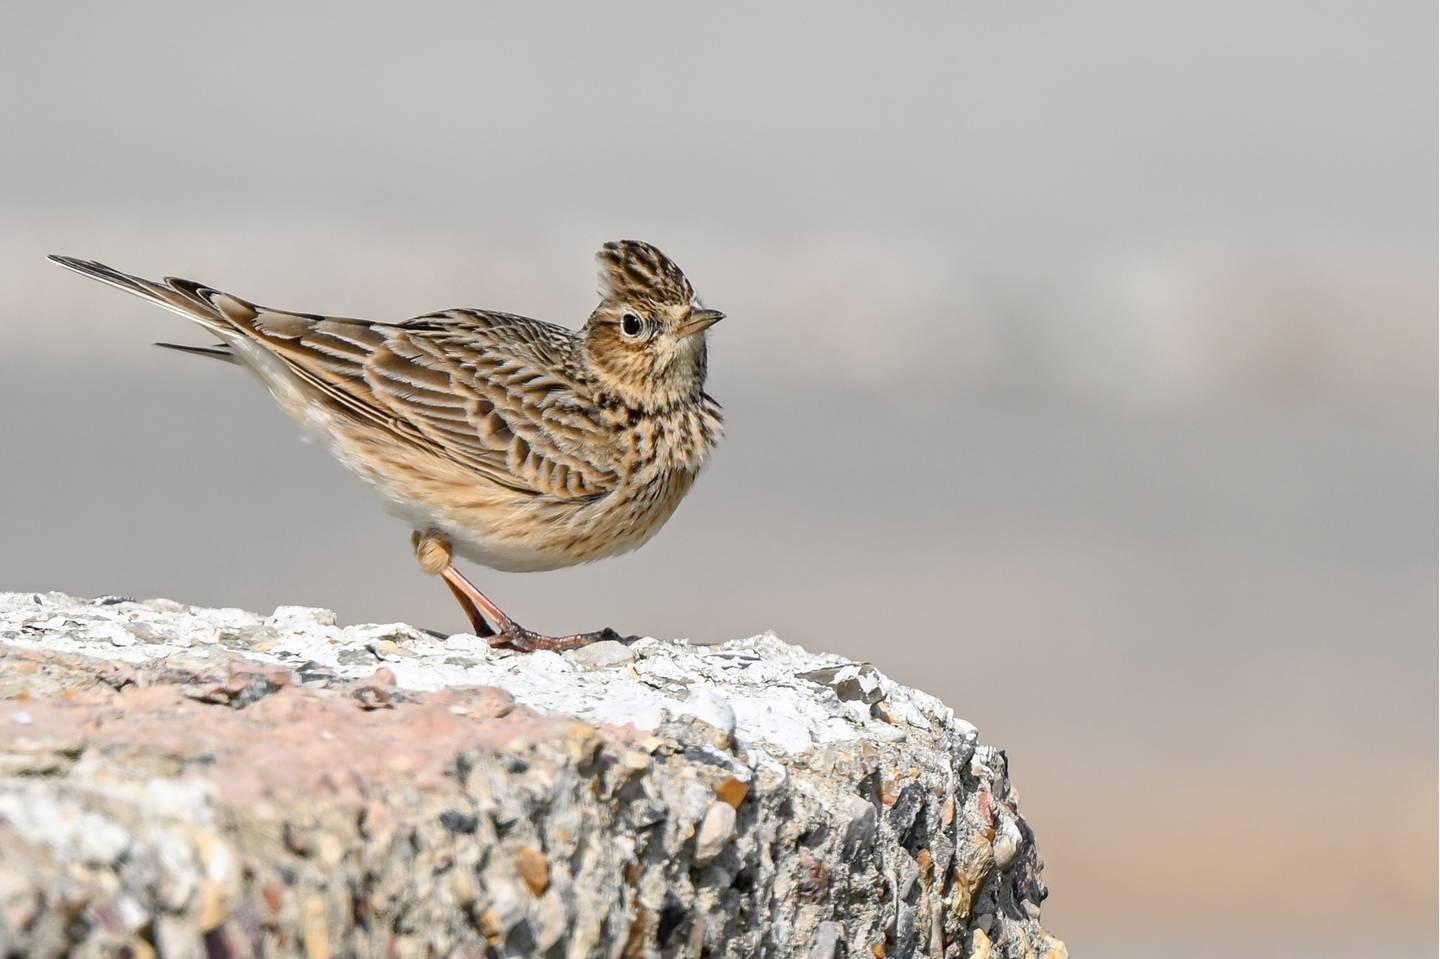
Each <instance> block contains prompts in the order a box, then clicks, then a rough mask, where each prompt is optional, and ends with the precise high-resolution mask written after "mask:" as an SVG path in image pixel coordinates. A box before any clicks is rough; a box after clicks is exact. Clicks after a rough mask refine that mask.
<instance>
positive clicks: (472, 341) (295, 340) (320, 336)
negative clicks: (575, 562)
mask: <svg viewBox="0 0 1440 959" xmlns="http://www.w3.org/2000/svg"><path fill="white" fill-rule="evenodd" d="M232 299H233V298H232ZM221 310H222V312H225V313H227V319H230V320H231V322H232V323H233V324H234V325H235V326H236V327H237V328H238V329H240V330H241V331H242V332H244V333H245V334H246V335H247V336H250V337H252V338H254V339H255V340H256V341H258V342H259V343H260V344H261V345H263V346H264V347H266V348H267V349H268V350H270V351H271V352H272V353H273V354H274V355H275V356H277V357H279V358H280V359H281V360H283V361H284V362H285V364H286V366H287V367H289V368H290V369H291V370H292V371H293V372H294V373H295V374H296V376H297V377H299V378H300V379H301V380H303V381H304V382H306V383H307V384H309V385H311V386H313V387H314V388H315V389H316V390H318V392H319V393H320V395H322V396H323V397H325V398H326V399H327V400H329V401H331V402H332V403H334V404H336V405H337V406H338V407H339V408H340V409H341V410H343V411H344V412H345V413H347V414H350V415H355V416H359V417H362V418H364V419H366V420H369V421H371V422H373V423H377V424H379V425H381V426H383V427H384V428H386V429H387V430H389V431H390V432H391V433H393V434H394V436H395V437H396V439H397V440H399V441H401V442H405V443H411V444H414V445H416V446H419V447H422V448H424V449H426V450H428V451H430V452H432V453H435V454H437V455H440V456H444V457H446V458H448V459H451V460H454V461H456V462H458V463H460V464H462V465H464V466H467V467H469V468H471V469H473V470H475V471H476V472H478V473H480V474H482V475H484V476H486V477H488V478H489V479H491V480H492V481H494V482H496V483H499V484H501V485H503V486H507V487H509V488H511V489H514V490H517V491H519V492H524V493H531V494H534V495H540V496H552V497H559V498H575V497H589V496H596V495H600V494H603V493H606V492H608V491H609V490H611V489H612V488H613V487H614V486H615V484H616V482H617V481H618V476H617V474H616V472H615V470H614V463H613V460H612V458H611V457H610V456H609V455H608V454H607V452H606V451H607V450H608V445H607V444H606V443H605V442H604V436H603V427H602V426H601V424H600V423H598V422H597V421H596V420H595V419H594V417H593V416H592V415H589V414H590V411H589V409H588V404H587V402H586V397H584V396H582V395H581V393H580V391H579V390H578V387H577V383H576V381H575V380H574V378H573V377H572V376H571V375H570V373H569V372H568V371H569V369H570V368H571V366H570V364H571V362H572V360H571V349H572V347H571V342H570V338H571V336H573V334H571V333H570V332H569V331H568V330H565V329H563V328H561V327H558V326H553V325H551V324H548V323H542V322H540V321H538V320H531V319H527V318H525V317H519V316H511V315H509V314H504V313H490V312H482V311H475V310H449V311H446V312H444V313H437V314H431V315H428V316H423V317H417V318H416V319H414V320H410V321H408V322H405V323H400V324H384V323H369V322H365V321H363V320H349V319H340V318H335V317H324V316H312V315H305V314H296V313H284V312H278V311H273V310H258V309H257V311H256V313H255V315H254V316H253V317H249V318H248V319H247V318H246V317H245V316H244V315H243V313H244V312H245V311H235V310H233V309H226V307H225V306H223V305H222V307H221ZM229 314H234V315H233V316H232V315H229Z"/></svg>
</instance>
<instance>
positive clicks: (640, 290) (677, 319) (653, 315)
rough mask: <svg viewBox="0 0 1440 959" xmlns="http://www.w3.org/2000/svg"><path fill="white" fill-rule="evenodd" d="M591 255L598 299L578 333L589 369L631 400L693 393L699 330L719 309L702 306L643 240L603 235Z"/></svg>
mask: <svg viewBox="0 0 1440 959" xmlns="http://www.w3.org/2000/svg"><path fill="white" fill-rule="evenodd" d="M596 259H597V260H598V261H599V263H600V291H599V292H600V297H601V299H600V305H599V306H597V307H596V308H595V312H594V313H592V314H590V319H589V321H588V322H587V323H586V324H585V329H584V330H583V331H582V333H581V340H582V344H583V346H582V349H583V353H584V360H585V363H586V365H587V366H588V367H589V368H590V370H591V372H592V373H594V374H595V376H596V377H597V378H598V379H599V380H600V382H601V383H602V384H603V386H604V387H605V389H606V390H607V391H608V392H611V393H613V394H614V395H616V396H618V397H620V398H621V399H622V400H624V401H625V402H626V403H628V404H630V405H632V406H638V407H642V408H646V409H659V408H663V407H667V406H670V405H672V404H675V403H679V402H684V401H686V400H694V399H697V398H699V396H700V391H701V389H703V388H704V385H705V331H706V330H707V329H709V328H710V327H711V326H713V325H715V324H716V323H718V322H719V321H720V320H721V319H722V318H723V317H724V314H723V313H721V312H719V311H718V310H707V309H706V308H705V307H703V306H701V305H700V301H699V299H697V298H696V296H695V289H694V287H692V286H691V285H690V281H689V280H687V279H685V274H684V273H681V272H680V268H679V267H678V266H676V265H675V264H674V263H673V262H672V261H671V260H670V258H669V257H667V256H666V255H665V254H663V253H661V252H660V251H659V250H657V249H655V247H653V246H651V245H650V244H649V243H641V242H640V241H638V240H617V241H614V242H612V243H606V244H605V246H604V248H602V249H601V250H600V252H599V253H598V254H596Z"/></svg>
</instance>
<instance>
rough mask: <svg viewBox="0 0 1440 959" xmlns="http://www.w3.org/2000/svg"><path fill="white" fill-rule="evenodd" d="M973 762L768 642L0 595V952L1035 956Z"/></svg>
mask: <svg viewBox="0 0 1440 959" xmlns="http://www.w3.org/2000/svg"><path fill="white" fill-rule="evenodd" d="M1044 898H1045V887H1044V885H1043V884H1042V883H1041V881H1040V860H1039V858H1038V856H1037V853H1036V849H1035V844H1034V841H1033V836H1032V834H1031V831H1030V829H1029V828H1028V827H1027V825H1026V823H1025V820H1024V819H1023V818H1022V817H1021V815H1020V812H1019V809H1018V808H1017V805H1016V800H1015V795H1014V792H1013V790H1012V787H1011V785H1010V781H1009V777H1008V774H1007V767H1006V758H1005V754H1004V753H1003V752H1002V751H1000V750H998V749H995V748H993V747H991V746H987V745H982V744H981V743H980V742H979V741H978V740H977V737H976V732H975V729H974V727H973V726H971V725H970V724H968V723H966V722H964V721H963V720H960V719H957V718H955V716H954V714H953V713H952V712H951V711H950V709H948V708H947V707H945V706H944V705H943V704H942V703H940V702H939V701H938V700H936V699H934V698H933V697H931V696H928V695H926V694H924V693H921V692H918V691H916V690H913V689H908V688H906V687H904V686H900V685H898V684H896V683H894V682H891V681H890V680H889V679H887V678H886V677H885V676H883V675H882V674H880V673H879V672H878V671H876V670H875V669H874V667H872V666H870V665H868V664H857V663H853V662H850V661H847V660H844V659H841V658H839V657H836V656H830V655H821V654H813V653H809V652H806V651H805V650H802V649H800V648H798V647H795V646H789V645H786V644H785V643H782V642H781V641H780V640H778V639H776V638H775V637H774V636H772V635H768V634H767V635H763V636H757V637H754V638H751V639H744V640H737V641H734V642H729V643H725V644H722V645H719V646H710V647H702V646H692V645H690V644H688V643H685V642H677V641H663V642H662V641H657V640H653V639H640V640H635V641H632V642H629V643H628V644H621V643H602V644H598V645H595V646H591V647H588V648H585V649H581V650H576V651H573V652H568V653H564V654H556V653H551V652H541V653H531V654H520V653H513V652H507V651H500V650H492V649H491V648H490V647H489V646H488V645H487V644H486V642H485V641H484V640H482V639H479V638H477V637H474V636H470V635H457V636H449V637H444V636H437V635H435V634H432V633H428V632H425V631H422V630H418V629H416V628H414V627H411V626H405V625H367V626H349V627H340V626H338V625H336V623H335V618H334V615H333V614H332V613H330V612H329V611H327V610H319V609H307V608H301V607H281V608H280V609H278V610H276V611H275V613H274V614H273V615H271V616H259V615H256V614H254V613H247V612H243V611H240V610H234V609H203V608H197V607H190V606H184V605H181V604H179V603H174V602H170V601H168V600H150V601H145V602H134V601H131V600H128V599H120V598H114V597H107V598H104V599H98V600H94V601H87V600H81V599H75V598H72V597H69V596H64V595H61V594H56V593H50V594H42V595H37V594H31V593H0V955H3V956H5V957H11V956H59V955H77V956H130V957H144V956H155V955H158V956H161V957H165V959H170V957H191V956H232V957H249V956H256V957H258V956H290V955H294V956H305V957H307V959H322V957H328V956H366V957H368V956H377V957H402V959H403V957H421V956H446V955H460V956H475V957H482V956H483V957H489V956H541V957H547V959H560V957H566V959H580V957H592V956H593V957H601V956H605V957H621V956H637V957H639V956H645V957H648V956H664V957H680V956H695V957H698V956H715V957H720V956H725V957H749V956H764V957H789V956H795V957H804V959H821V957H823V959H832V957H861V959H874V957H882V956H888V957H900V956H923V957H941V956H944V957H960V956H974V957H987V956H989V957H1022V956H1028V957H1034V959H1047V957H1048V959H1059V957H1063V956H1064V955H1065V949H1064V946H1063V945H1061V944H1060V942H1059V941H1058V940H1057V939H1054V938H1053V937H1051V936H1049V935H1048V934H1046V932H1045V931H1044V930H1043V929H1042V928H1041V926H1040V923H1039V914H1040V903H1041V901H1042V900H1043V899H1044Z"/></svg>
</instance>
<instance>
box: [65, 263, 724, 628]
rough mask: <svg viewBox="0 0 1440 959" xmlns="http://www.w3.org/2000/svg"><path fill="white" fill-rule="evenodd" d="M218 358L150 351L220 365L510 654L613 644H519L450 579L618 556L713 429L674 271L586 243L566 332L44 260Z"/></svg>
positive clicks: (701, 321)
mask: <svg viewBox="0 0 1440 959" xmlns="http://www.w3.org/2000/svg"><path fill="white" fill-rule="evenodd" d="M49 259H50V260H52V261H53V262H55V263H58V264H60V265H61V266H63V267H66V268H67V269H70V270H73V271H75V272H76V273H80V274H83V275H85V276H88V277H92V278H94V279H96V280H99V281H101V282H103V283H107V284H109V285H110V286H113V287H117V288H119V289H121V290H124V291H125V292H127V293H131V294H134V295H136V296H139V297H141V298H143V299H146V300H149V301H151V302H152V303H155V304H158V305H159V306H162V307H164V308H166V309H168V310H170V311H172V312H174V313H178V314H179V315H181V316H183V317H185V318H186V319H188V320H191V321H193V322H194V323H196V324H198V325H199V326H201V327H203V328H204V329H205V330H206V331H208V332H209V333H211V334H213V335H214V336H215V338H216V339H217V340H218V341H219V342H218V343H217V344H215V345H212V346H191V345H183V344H178V343H157V344H155V345H157V346H161V347H165V348H168V349H172V350H179V351H182V352H185V353H190V354H194V355H199V356H204V357H208V358H212V359H218V360H224V361H227V362H230V363H238V364H239V365H240V366H242V367H245V368H247V369H248V370H249V371H250V372H252V373H253V374H255V375H256V376H257V377H258V378H259V379H260V381H261V382H262V383H263V384H264V385H265V386H266V387H267V388H268V390H269V392H270V395H271V396H272V397H273V398H274V400H275V401H276V402H277V403H278V405H279V406H280V407H281V409H283V410H284V411H285V412H286V413H287V414H288V415H289V416H291V417H292V418H293V419H295V420H297V421H299V422H300V423H302V424H303V425H304V426H305V427H306V428H307V429H308V430H309V431H310V432H312V433H313V434H314V435H316V436H318V437H319V438H320V439H321V441H322V442H323V443H324V444H325V445H326V446H327V448H328V449H329V450H330V452H331V453H333V454H334V455H335V457H336V458H338V459H339V460H340V462H342V463H343V464H344V465H345V466H346V467H348V468H349V469H350V470H351V471H353V472H354V473H356V474H358V475H359V476H360V477H362V478H363V479H364V480H366V481H368V482H369V483H370V484H371V485H372V486H374V487H375V488H376V489H378V490H379V492H380V493H381V495H382V496H383V497H384V499H385V500H386V501H387V503H388V505H389V507H390V508H391V510H392V511H393V512H396V513H398V514H399V515H400V516H401V517H403V518H405V519H406V520H408V521H409V523H410V525H411V526H412V528H413V532H412V534H411V546H412V548H413V550H414V553H415V558H416V560H417V562H418V563H419V565H420V567H421V569H422V570H424V571H425V572H426V573H428V574H430V575H438V576H439V577H441V579H442V580H443V581H444V582H445V584H446V585H447V586H448V587H449V589H450V592H451V593H452V594H453V595H454V597H455V599H456V601H457V602H459V604H460V606H461V609H462V610H463V611H464V612H465V615H466V616H467V618H468V619H469V621H470V625H471V628H472V630H473V632H474V633H475V634H476V635H477V636H481V637H485V638H487V639H488V640H489V642H490V643H491V644H492V645H494V646H502V647H508V648H512V649H515V650H520V651H525V652H529V651H534V650H542V649H549V650H562V649H571V648H575V647H578V646H582V645H586V644H588V643H591V642H595V641H597V640H600V639H614V638H619V634H617V633H616V632H615V631H614V630H612V629H609V628H608V627H607V628H606V629H602V630H597V631H592V632H584V633H573V634H569V635H562V636H549V635H544V634H541V633H537V632H534V631H532V630H529V629H526V628H524V627H522V626H521V625H520V624H519V623H517V622H516V621H515V620H514V619H512V618H511V617H510V616H509V615H507V614H506V613H505V612H504V611H503V610H501V608H500V607H499V606H497V605H496V604H495V603H493V602H492V601H491V600H490V599H489V598H488V597H486V596H485V594H484V593H482V592H481V591H480V590H479V589H478V588H477V587H476V586H475V585H474V584H473V583H471V582H470V580H469V579H467V578H466V577H465V575H464V574H463V573H461V572H460V571H459V570H458V569H457V568H456V567H455V562H454V560H455V557H456V556H457V555H458V556H459V557H461V558H463V559H467V560H470V561H472V562H475V563H478V564H480V565H482V566H486V567H489V568H492V569H496V570H505V571H521V572H528V571H543V570H553V569H560V568H562V567H568V566H574V565H578V564H581V563H587V562H590V561H593V560H598V559H602V558H605V557H609V556H615V555H618V554H620V553H625V552H628V551H630V550H633V549H636V548H638V547H640V546H642V545H643V544H645V543H646V542H648V541H649V540H650V539H651V537H653V536H654V535H655V534H656V533H657V532H658V531H659V529H660V527H662V526H663V525H665V523H666V521H667V520H669V518H670V516H671V515H672V514H673V513H674V512H675V509H676V508H677V507H678V506H679V504H680V501H681V499H683V498H684V497H685V495H686V494H687V493H688V492H689V491H690V489H691V487H692V486H693V485H694V483H695V481H696V478H697V477H698V476H699V474H700V471H701V468H702V466H704V465H705V463H706V462H707V460H708V458H709V456H710V454H711V452H712V450H713V449H714V448H715V445H716V443H717V442H718V441H719V439H720V436H721V432H722V414H721V407H720V404H719V403H717V402H716V401H715V399H714V398H712V397H711V396H710V395H709V394H708V393H706V392H705V378H706V367H707V344H706V340H707V331H708V330H709V329H710V328H711V327H712V326H714V324H716V323H717V322H719V321H720V320H721V319H723V318H724V314H723V313H721V312H720V311H718V310H713V309H709V308H707V307H705V306H704V305H703V304H702V303H701V301H700V299H699V297H698V296H697V295H696V293H695V289H694V287H693V286H692V285H691V283H690V281H689V280H688V279H687V278H686V276H685V274H684V273H683V272H682V271H681V270H680V268H679V267H678V266H677V265H676V264H675V262H674V261H673V260H671V259H670V258H669V257H667V256H666V255H665V254H663V253H662V252H660V250H659V249H657V248H656V247H655V246H652V245H651V244H649V243H645V242H642V241H638V240H617V241H613V242H609V243H606V244H604V246H603V247H602V248H601V249H600V251H599V253H598V254H596V260H597V262H598V265H599V290H598V294H599V297H600V302H599V304H598V305H597V306H596V307H595V309H594V311H593V312H592V313H591V314H590V316H589V318H588V319H587V320H586V321H585V323H584V325H583V326H582V327H581V328H580V329H578V330H575V329H571V328H568V327H564V326H559V325H557V324H553V323H548V322H545V321H541V320H535V319H530V318H528V317H524V316H518V315H515V314H511V313H502V312H497V311H494V310H482V309H448V310H440V311H438V312H434V313H426V314H423V315H420V316H416V317H413V318H411V319H406V320H401V321H399V322H393V323H392V322H381V321H372V320H363V319H355V318H350V317H341V316H326V315H322V314H318V313H300V312H292V311H288V310H279V309H271V308H268V307H263V306H259V305H257V304H255V303H252V302H250V301H249V300H245V299H242V298H241V297H239V296H236V295H234V294H231V293H226V292H223V291H221V290H218V289H214V288H212V287H208V286H205V285H202V284H200V283H196V282H194V281H192V280H184V279H179V278H176V277H166V278H164V279H163V280H160V281H152V280H146V279H142V278H140V277H137V276H131V275H130V274H127V273H122V272H120V271H119V270H116V269H113V268H112V267H109V266H106V265H105V264H103V263H99V262H96V261H93V260H82V259H78V258H75V257H69V256H60V255H52V256H51V257H50V258H49Z"/></svg>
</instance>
